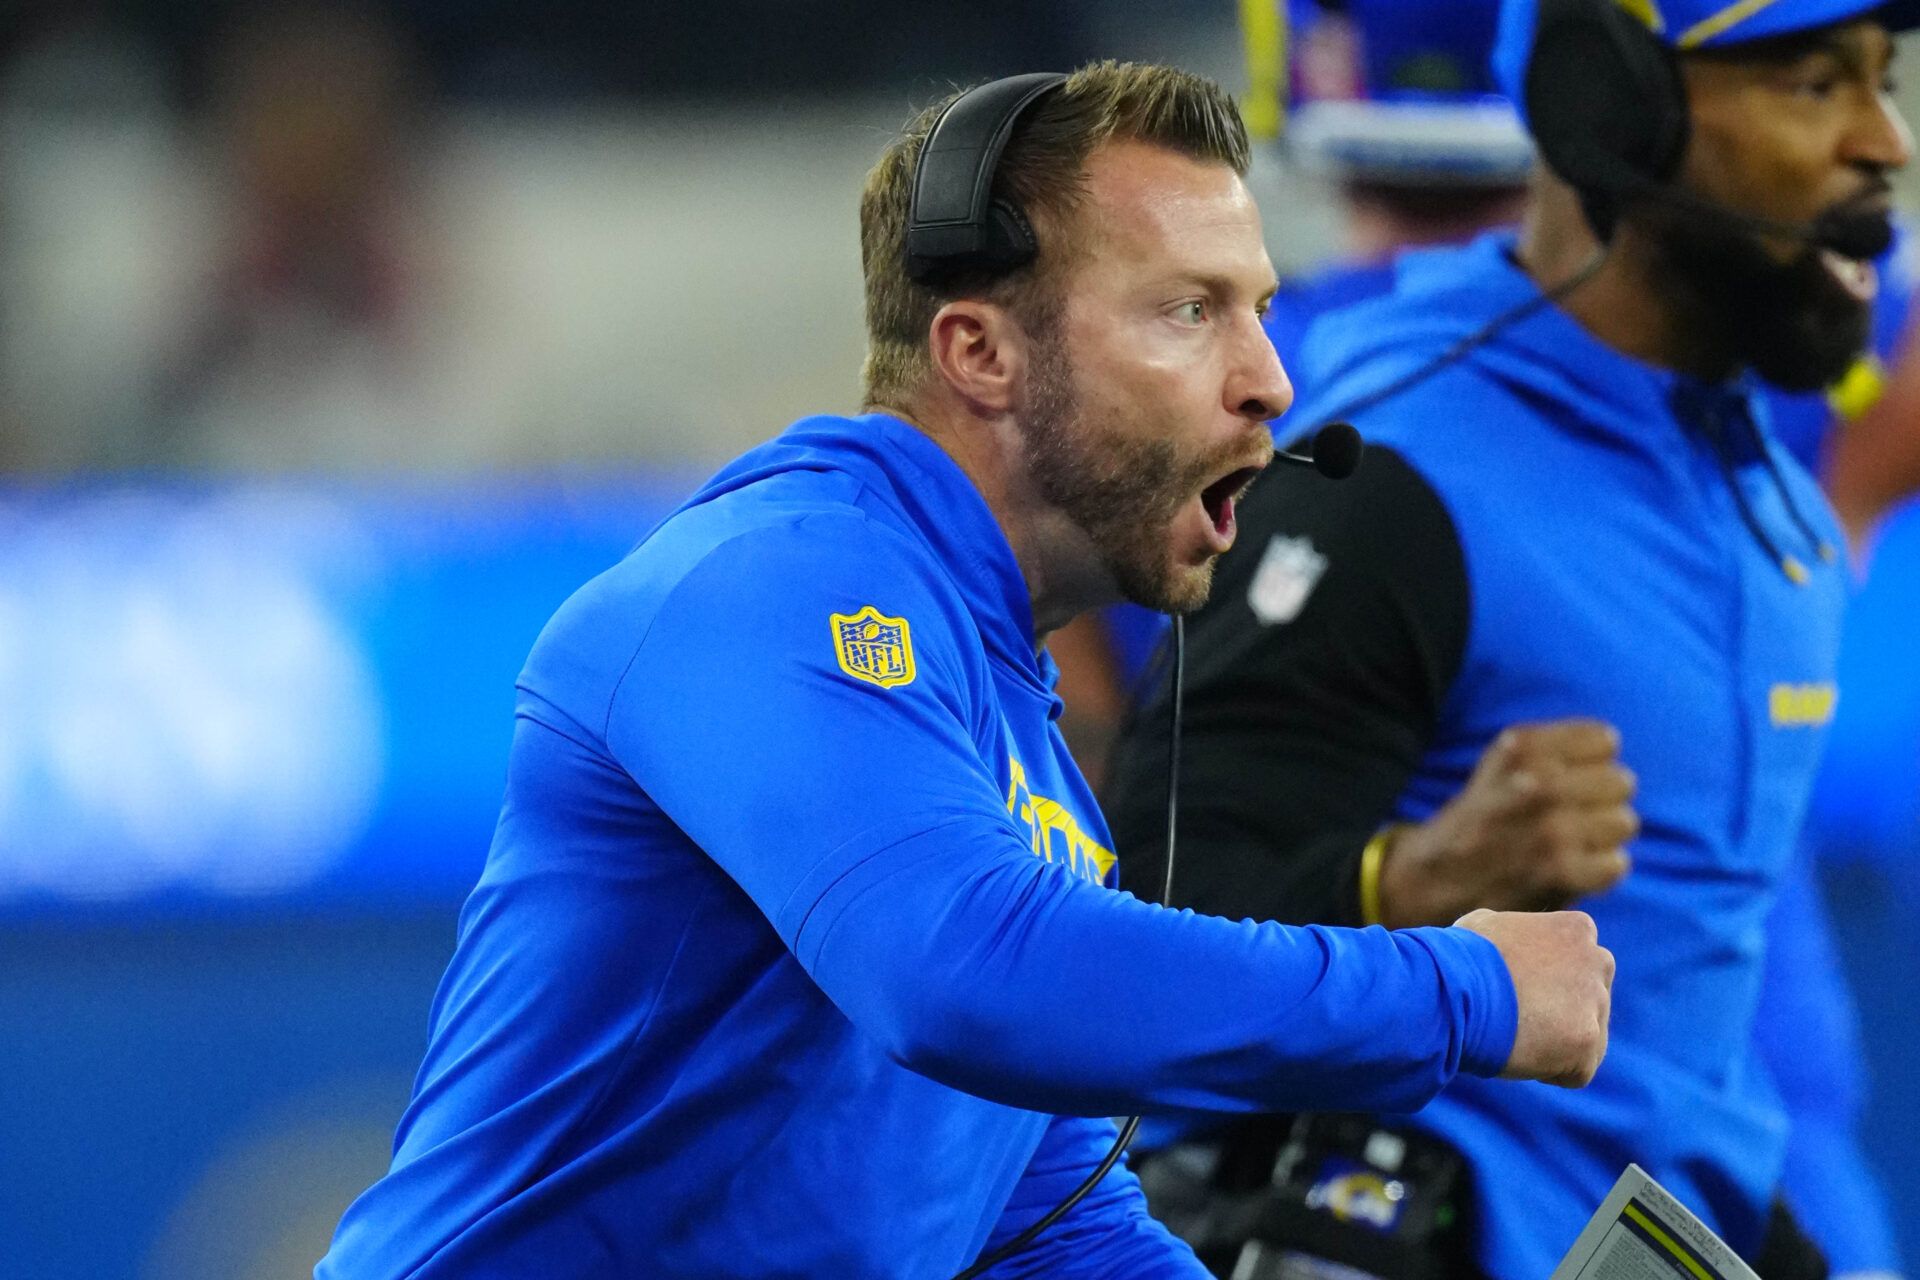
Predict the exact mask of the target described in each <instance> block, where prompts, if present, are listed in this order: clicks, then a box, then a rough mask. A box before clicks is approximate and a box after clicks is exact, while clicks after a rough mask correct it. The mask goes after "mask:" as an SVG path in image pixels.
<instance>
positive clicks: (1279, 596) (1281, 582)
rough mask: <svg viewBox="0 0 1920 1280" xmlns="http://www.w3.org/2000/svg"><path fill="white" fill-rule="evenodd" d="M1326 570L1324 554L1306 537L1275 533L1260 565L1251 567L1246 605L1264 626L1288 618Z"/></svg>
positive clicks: (1304, 599)
mask: <svg viewBox="0 0 1920 1280" xmlns="http://www.w3.org/2000/svg"><path fill="white" fill-rule="evenodd" d="M1326 571H1327V558H1326V557H1325V556H1323V555H1321V554H1320V553H1319V552H1318V551H1315V550H1314V549H1313V542H1312V541H1311V540H1310V539H1307V538H1289V537H1286V536H1284V535H1282V534H1275V535H1274V538H1273V541H1272V542H1269V543H1268V544H1267V550H1266V554H1265V555H1263V556H1261V557H1260V567H1259V568H1257V569H1255V570H1254V571H1253V582H1252V583H1251V584H1249V585H1248V587H1247V606H1248V607H1249V608H1251V609H1252V610H1253V616H1254V617H1256V618H1258V619H1260V621H1261V622H1262V623H1263V624H1265V625H1266V626H1269V627H1271V626H1273V625H1274V624H1276V623H1280V622H1292V621H1293V620H1294V619H1295V618H1297V617H1299V616H1300V610H1301V609H1303V608H1305V607H1306V603H1307V597H1308V596H1310V595H1312V594H1313V588H1314V586H1315V585H1316V584H1317V583H1318V582H1319V581H1320V575H1321V574H1323V573H1325V572H1326Z"/></svg>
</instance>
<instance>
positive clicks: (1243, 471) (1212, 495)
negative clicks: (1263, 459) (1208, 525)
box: [1200, 467, 1260, 536]
mask: <svg viewBox="0 0 1920 1280" xmlns="http://www.w3.org/2000/svg"><path fill="white" fill-rule="evenodd" d="M1259 474H1260V468H1259V467H1241V468H1240V469H1239V470H1237V471H1229V472H1228V473H1227V474H1226V475H1224V476H1221V477H1220V478H1219V479H1218V480H1215V481H1214V482H1213V483H1212V484H1210V485H1208V486H1207V487H1206V488H1204V489H1202V490H1201V491H1200V505H1201V506H1203V507H1205V508H1206V510H1207V519H1209V520H1211V521H1213V528H1214V532H1216V533H1219V534H1221V535H1223V536H1231V535H1232V533H1233V504H1234V503H1235V502H1236V501H1237V500H1238V499H1239V498H1240V496H1241V495H1242V494H1244V493H1246V491H1247V486H1249V485H1251V484H1252V483H1253V481H1254V477H1256V476H1258V475H1259Z"/></svg>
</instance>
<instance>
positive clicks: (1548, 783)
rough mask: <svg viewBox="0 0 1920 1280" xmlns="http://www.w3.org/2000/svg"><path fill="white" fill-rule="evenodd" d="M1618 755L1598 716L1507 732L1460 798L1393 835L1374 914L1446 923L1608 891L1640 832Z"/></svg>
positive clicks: (1616, 742) (1629, 781) (1549, 906)
mask: <svg viewBox="0 0 1920 1280" xmlns="http://www.w3.org/2000/svg"><path fill="white" fill-rule="evenodd" d="M1619 754H1620V736H1619V734H1617V733H1616V732H1615V731H1614V730H1613V727H1612V726H1610V725H1608V724H1605V723H1603V722H1601V721H1599V720H1555V721H1551V722H1549V723H1545V724H1527V725H1515V726H1514V727H1512V728H1510V729H1508V730H1507V731H1506V732H1504V733H1502V734H1501V735H1500V736H1499V737H1498V738H1495V739H1494V741H1493V745H1492V746H1490V747H1488V748H1487V750H1486V753H1485V754H1484V755H1482V756H1481V757H1480V762H1479V764H1478V765H1477V766H1476V767H1475V768H1474V771H1473V777H1472V778H1470V779H1468V781H1467V785H1466V787H1465V789H1463V790H1462V791H1461V792H1460V794H1459V795H1457V796H1455V797H1454V798H1453V799H1452V800H1451V801H1449V802H1448V803H1447V805H1446V807H1444V808H1443V809H1441V810H1440V812H1438V813H1436V814H1434V815H1433V817H1432V818H1431V819H1429V820H1428V821H1426V822H1424V823H1421V824H1419V825H1418V826H1411V827H1405V828H1402V829H1401V830H1400V831H1398V832H1396V833H1395V834H1394V835H1393V837H1392V838H1391V840H1390V842H1389V843H1388V845H1387V848H1386V854H1385V860H1384V861H1383V862H1382V864H1381V869H1380V917H1381V922H1382V923H1384V924H1386V925H1388V926H1389V927H1391V928H1406V927H1408V926H1411V925H1421V924H1446V923H1447V922H1448V921H1450V920H1453V919H1455V918H1456V917H1458V916H1459V915H1460V914H1461V913H1463V912H1466V911H1471V910H1473V909H1474V908H1476V907H1491V908H1493V909H1495V910H1498V911H1552V910H1556V909H1558V908H1561V907H1565V906H1567V905H1569V904H1571V903H1573V902H1575V901H1577V900H1579V899H1580V898H1584V897H1586V896H1588V895H1589V894H1595V893H1599V892H1601V891H1603V890H1605V889H1609V888H1611V887H1612V886H1613V885H1614V883H1615V882H1616V881H1618V880H1619V879H1620V877H1622V876H1624V875H1625V874H1626V873H1627V866H1628V862H1627V853H1626V848H1625V846H1626V843H1627V842H1628V841H1629V840H1631V839H1633V837H1634V836H1635V835H1636V834H1638V833H1639V830H1640V819H1639V817H1638V816H1637V815H1636V814H1635V813H1634V811H1633V808H1632V804H1631V802H1632V800H1633V792H1634V777H1633V774H1632V773H1631V772H1630V771H1629V770H1627V769H1626V768H1625V767H1624V766H1623V765H1622V764H1621V763H1620V759H1619Z"/></svg>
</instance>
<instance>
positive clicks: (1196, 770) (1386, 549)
mask: <svg viewBox="0 0 1920 1280" xmlns="http://www.w3.org/2000/svg"><path fill="white" fill-rule="evenodd" d="M1241 523H1242V527H1241V535H1240V545H1239V546H1238V547H1236V548H1235V549H1234V550H1233V551H1232V552H1229V553H1228V554H1227V556H1226V557H1225V558H1224V559H1223V560H1222V562H1221V564H1220V567H1219V571H1218V573H1217V575H1216V578H1215V582H1214V592H1213V598H1212V600H1211V602H1210V603H1209V604H1208V605H1207V607H1206V608H1205V609H1203V610H1201V611H1200V612H1199V613H1198V614H1196V615H1195V616H1194V617H1193V618H1191V619H1190V620H1189V623H1188V636H1187V668H1188V671H1187V689H1186V708H1185V712H1184V715H1185V720H1186V732H1185V734H1184V735H1183V741H1182V756H1181V766H1180V769H1181V775H1180V832H1181V839H1180V849H1179V851H1178V863H1177V870H1176V874H1175V878H1174V901H1175V903H1176V904H1179V905H1183V906H1191V907H1193V908H1194V909H1195V910H1198V911H1205V912H1210V913H1213V914H1218V915H1225V916H1232V917H1236V918H1238V917H1241V916H1248V917H1252V918H1253V919H1256V920H1280V921H1285V922H1289V923H1302V924H1304V923H1309V922H1318V923H1326V924H1357V923H1359V922H1360V908H1359V900H1358V868H1359V861H1360V853H1361V850H1362V848H1363V847H1364V846H1365V845H1366V843H1367V841H1368V840H1369V839H1370V838H1371V837H1372V835H1373V834H1374V832H1375V831H1377V830H1378V829H1379V828H1380V827H1381V826H1382V825H1383V824H1385V823H1386V822H1387V821H1389V820H1390V819H1392V818H1393V817H1394V816H1395V814H1394V804H1395V801H1396V799H1397V797H1399V795H1400V793H1401V791H1402V789H1403V788H1404V787H1405V786H1406V785H1407V781H1408V778H1409V777H1410V776H1411V775H1412V773H1413V772H1414V769H1415V768H1416V766H1417V765H1418V764H1419V762H1420V759H1421V756H1422V753H1423V752H1424V751H1425V750H1426V748H1427V746H1428V744H1429V741H1430V739H1431V738H1432V735H1433V733H1434V730H1435V726H1436V724H1437V723H1438V720H1439V716H1440V709H1441V705H1442V703H1443V701H1444V699H1445V698H1446V696H1447V692H1448V690H1449V688H1450V687H1451V686H1452V684H1453V681H1454V678H1455V676H1456V675H1457V673H1458V671H1459V667H1460V662H1461V655H1462V654H1463V653H1464V651H1465V648H1466V638H1467V619H1468V598H1467V592H1468V584H1467V577H1466V567H1465V563H1464V560H1463V557H1462V554H1461V550H1460V543H1459V537H1458V534H1457V532H1456V531H1455V529H1454V526H1453V522H1452V519H1451V517H1450V516H1449V515H1448V514H1447V512H1446V509H1445V508H1444V506H1443V505H1442V504H1441V502H1440V499H1439V498H1438V497H1437V496H1436V495H1435V494H1434V492H1433V490H1432V489H1431V488H1430V487H1429V486H1428V484H1427V483H1426V481H1425V480H1424V479H1422V478H1421V477H1420V475H1419V474H1418V473H1417V472H1415V471H1414V470H1413V469H1412V468H1411V467H1410V466H1408V464H1407V463H1406V462H1404V461H1403V460H1402V459H1401V458H1400V457H1399V455H1397V454H1396V453H1394V452H1393V451H1392V450H1391V449H1385V448H1370V449H1369V450H1368V451H1367V454H1366V457H1365V458H1364V460H1363V461H1362V463H1361V465H1360V468H1359V470H1358V471H1357V472H1355V473H1354V475H1353V476H1352V477H1350V478H1349V479H1347V480H1344V481H1341V482H1339V483H1331V482H1329V481H1327V480H1326V479H1324V478H1323V477H1321V476H1319V475H1316V474H1305V473H1302V472H1297V471H1294V470H1293V469H1291V468H1289V469H1287V470H1284V471H1276V472H1274V473H1271V474H1269V475H1267V476H1265V477H1263V478H1262V479H1261V480H1260V482H1259V483H1258V484H1257V485H1256V486H1255V487H1254V489H1253V491H1252V492H1251V493H1250V494H1249V496H1248V499H1247V502H1246V503H1245V504H1244V511H1243V515H1242V522H1241ZM1168 696H1169V692H1168V681H1167V679H1166V678H1164V677H1163V678H1162V679H1161V681H1160V684H1159V686H1158V689H1157V691H1156V693H1155V695H1154V696H1153V697H1152V698H1151V699H1150V700H1149V701H1148V703H1147V704H1146V705H1145V706H1144V707H1143V708H1142V709H1141V711H1140V712H1139V714H1138V715H1137V717H1136V718H1135V720H1134V721H1133V723H1132V724H1131V725H1130V726H1129V727H1128V730H1127V732H1126V734H1125V736H1124V738H1123V741H1122V744H1121V747H1120V750H1119V751H1118V752H1117V754H1116V756H1115V759H1114V764H1113V767H1112V769H1111V770H1110V774H1109V783H1108V786H1107V788H1106V790H1105V793H1104V794H1103V797H1102V799H1103V801H1104V805H1105V808H1106V810H1107V814H1108V818H1109V820H1110V822H1111V823H1112V826H1113V833H1114V840H1115V844H1116V847H1117V850H1118V852H1119V854H1120V867H1121V883H1122V885H1123V886H1124V887H1126V888H1128V889H1130V890H1132V891H1133V892H1134V893H1136V894H1139V895H1141V896H1142V897H1145V896H1148V895H1149V894H1151V895H1152V896H1154V897H1156V898H1157V897H1158V896H1159V886H1160V884H1161V880H1162V877H1163V876H1164V875H1165V867H1166V861H1165V852H1164V849H1163V848H1162V839H1163V835H1162V833H1163V832H1164V829H1165V822H1166V818H1165V810H1164V806H1165V781H1164V779H1165V774H1166V759H1167V733H1168V708H1167V702H1168Z"/></svg>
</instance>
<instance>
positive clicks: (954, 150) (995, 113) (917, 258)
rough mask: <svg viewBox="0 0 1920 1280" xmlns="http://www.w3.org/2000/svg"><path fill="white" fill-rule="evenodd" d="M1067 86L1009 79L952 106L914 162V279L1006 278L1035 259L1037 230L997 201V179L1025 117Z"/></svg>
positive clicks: (1050, 78) (1051, 76)
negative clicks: (1005, 153) (1010, 141)
mask: <svg viewBox="0 0 1920 1280" xmlns="http://www.w3.org/2000/svg"><path fill="white" fill-rule="evenodd" d="M1066 82H1067V78H1066V77H1065V76H1063V75H1060V74H1058V73H1057V72H1051V71H1037V72H1033V73H1031V74H1029V75H1021V76H1008V77H1006V78H1005V79H1004V80H992V81H989V82H988V83H986V84H983V85H977V86H975V87H974V88H972V89H969V90H967V91H966V92H965V93H963V94H961V95H960V96H959V97H957V98H955V99H954V100H953V101H952V102H950V103H948V104H947V107H946V109H945V110H944V111H942V112H941V113H940V117H939V119H937V120H935V121H934V122H933V129H932V131H931V132H929V133H928V135H927V140H926V142H924V143H923V144H922V145H921V147H920V155H919V158H918V160H916V161H915V163H914V168H913V192H912V195H911V197H910V202H909V204H908V205H907V278H908V279H910V280H912V281H914V282H915V283H917V284H935V283H938V282H940V281H943V280H947V279H950V278H952V277H954V276H956V275H961V274H976V273H977V274H981V275H985V276H997V275H1004V274H1006V273H1007V272H1009V271H1013V270H1015V269H1016V268H1019V267H1022V266H1025V265H1026V264H1027V263H1029V262H1031V261H1033V258H1034V255H1035V254H1036V253H1038V252H1039V244H1038V243H1037V242H1036V241H1035V240H1034V236H1033V224H1032V223H1030V222H1028V221H1027V215H1026V214H1025V212H1023V211H1022V210H1021V209H1020V208H1019V207H1018V206H1017V205H1015V204H1014V203H1013V202H1012V201H1010V200H996V199H994V198H993V179H994V175H995V174H996V173H997V172H998V170H999V168H1000V154H1001V152H1003V151H1005V150H1006V149H1007V139H1008V138H1010V137H1012V136H1013V127H1014V126H1015V125H1016V124H1018V123H1019V122H1020V117H1021V116H1022V115H1023V114H1025V112H1026V111H1027V109H1028V108H1029V107H1032V106H1033V105H1034V104H1035V103H1037V102H1039V101H1040V99H1041V98H1044V97H1045V96H1046V95H1047V94H1049V93H1051V92H1052V91H1053V90H1055V89H1058V88H1059V87H1060V86H1061V85H1063V84H1065V83H1066Z"/></svg>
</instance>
